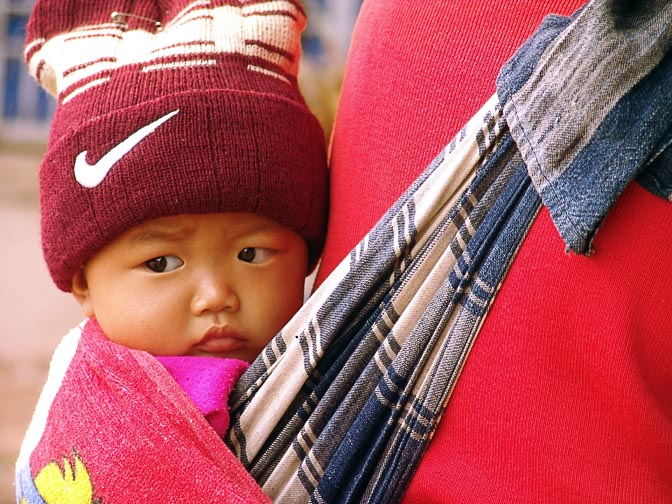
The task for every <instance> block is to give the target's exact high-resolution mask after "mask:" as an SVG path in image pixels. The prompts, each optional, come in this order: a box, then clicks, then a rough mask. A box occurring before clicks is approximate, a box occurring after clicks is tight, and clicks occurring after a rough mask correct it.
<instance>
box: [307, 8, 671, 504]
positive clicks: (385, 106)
mask: <svg viewBox="0 0 672 504" xmlns="http://www.w3.org/2000/svg"><path fill="white" fill-rule="evenodd" d="M582 3H583V2H582V1H581V0H541V1H539V0H512V1H510V2H507V3H505V4H503V3H502V2H492V1H489V0H485V1H481V2H467V1H461V0H458V1H455V2H448V1H445V0H426V1H423V2H417V1H415V0H375V1H374V0H365V1H364V3H363V6H362V11H361V14H360V18H359V20H358V24H357V26H356V29H355V33H354V36H353V40H352V46H351V52H350V56H349V59H348V65H347V68H346V75H345V80H344V85H343V91H342V96H341V101H340V105H339V110H338V115H337V119H336V124H335V128H334V133H333V138H332V146H331V169H332V172H331V203H330V204H331V212H330V223H329V231H328V235H327V243H326V248H325V253H324V259H323V264H322V267H321V270H320V272H319V274H318V282H319V281H321V280H322V279H324V277H325V276H326V275H327V274H328V273H329V271H331V270H332V269H333V268H334V267H335V266H336V264H337V263H338V262H339V261H340V259H341V258H343V257H344V256H345V255H346V254H347V252H348V251H349V250H350V249H351V248H352V247H353V246H354V245H355V244H356V242H357V241H358V240H359V239H360V238H361V237H362V236H363V235H364V234H365V233H366V232H367V231H368V230H369V229H370V228H371V226H372V225H373V224H374V223H375V221H376V220H377V219H378V218H379V217H380V216H381V215H382V213H383V212H384V211H385V210H386V209H387V208H388V207H389V206H390V205H391V203H392V202H393V201H394V200H395V199H396V198H397V197H398V196H399V194H401V192H402V191H403V190H404V189H405V188H406V187H407V186H408V184H409V183H410V182H411V181H412V180H414V179H415V177H416V176H417V175H418V174H419V173H420V172H421V171H422V170H423V169H424V167H425V166H426V165H427V164H428V163H429V161H431V159H433V158H434V156H435V155H436V154H437V153H438V152H439V150H440V149H441V148H442V147H443V146H444V145H446V144H447V143H448V142H449V141H450V140H451V138H452V136H453V135H454V134H455V133H456V132H457V131H458V130H459V128H460V127H461V126H462V125H463V124H464V123H465V122H466V120H467V119H468V118H469V117H471V115H473V113H475V112H476V110H478V107H479V106H480V105H481V104H482V103H483V102H484V101H485V100H486V99H487V98H488V97H489V96H491V95H492V93H494V91H495V84H494V82H495V77H496V75H497V73H498V70H499V68H500V67H501V66H502V64H503V63H504V62H505V61H506V60H507V59H508V58H509V57H510V56H511V55H512V54H513V53H514V52H515V50H516V48H517V47H518V46H519V45H520V44H521V43H522V42H523V41H524V40H525V39H526V38H527V37H528V36H529V35H530V34H531V33H532V32H533V31H534V29H535V28H536V27H537V26H538V24H539V23H540V22H541V20H542V18H543V16H544V15H546V14H548V13H550V12H555V13H559V14H565V15H567V14H571V13H572V12H573V11H574V10H575V9H576V8H578V7H579V6H580V5H581V4H582ZM502 5H506V7H502ZM437 82H439V83H440V85H437V84H436V83H437ZM594 245H595V250H596V252H595V253H594V254H593V255H592V256H590V257H577V256H573V255H567V254H565V252H564V245H563V243H562V241H561V239H560V237H559V235H558V234H557V232H556V230H555V228H554V227H553V224H552V222H551V220H550V218H549V215H548V212H546V211H545V210H542V212H541V213H540V215H539V217H538V218H537V219H536V221H535V223H534V225H533V227H532V229H531V231H530V233H529V235H528V236H527V238H526V239H525V241H524V243H523V245H522V248H521V250H520V253H519V255H518V257H517V258H516V260H515V262H514V264H513V266H512V268H511V270H510V272H509V274H508V276H507V277H506V280H505V282H504V285H503V287H502V289H501V291H500V293H499V294H498V296H497V298H496V300H495V302H494V305H493V307H492V310H491V312H490V314H489V315H488V317H487V318H486V321H485V324H484V326H483V328H482V329H481V331H480V334H479V336H478V338H477V339H476V343H475V345H474V348H473V350H472V352H471V355H470V356H469V358H468V360H467V363H466V366H465V368H464V370H463V373H462V376H461V377H460V380H459V382H458V385H457V387H456V390H455V392H454V395H453V397H452V399H451V402H450V404H449V407H448V409H447V410H446V413H445V414H444V417H443V419H442V421H441V423H440V425H439V429H438V431H437V433H436V435H435V438H434V439H433V440H432V442H431V443H430V446H429V450H428V452H427V454H426V455H425V457H424V459H423V461H422V463H421V465H420V467H419V469H418V471H417V473H416V474H415V477H414V479H413V480H412V482H411V485H410V488H409V489H408V492H407V494H406V497H405V501H406V502H423V503H429V502H479V503H484V502H492V503H502V502H517V503H520V502H562V503H566V502H582V503H584V502H672V364H671V363H672V357H670V356H672V338H670V335H671V334H672V317H670V315H669V313H668V311H669V308H668V306H670V302H671V301H672V294H671V293H670V286H672V261H670V260H666V258H667V257H668V256H669V250H670V247H671V246H672V205H671V204H669V203H668V202H666V201H663V200H662V199H660V198H657V197H655V196H653V195H651V194H650V193H648V192H647V191H645V190H644V189H643V188H641V187H640V186H639V185H637V184H635V183H633V184H631V185H630V187H629V188H628V189H627V190H626V192H625V193H624V194H623V195H622V197H621V198H620V199H619V201H618V202H617V203H616V205H615V207H614V209H613V210H612V212H611V213H610V214H609V215H608V217H607V219H606V220H605V222H604V224H603V226H602V228H601V229H600V230H599V232H598V233H597V237H596V239H595V241H594Z"/></svg>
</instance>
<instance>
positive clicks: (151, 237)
mask: <svg viewBox="0 0 672 504" xmlns="http://www.w3.org/2000/svg"><path fill="white" fill-rule="evenodd" d="M204 231H205V232H215V233H217V234H221V233H223V234H225V235H229V236H232V237H235V236H240V235H251V234H256V233H265V232H284V231H291V230H290V229H289V228H288V227H287V226H285V225H283V224H281V223H279V222H277V221H275V220H273V219H270V218H268V217H265V216H263V215H260V214H256V213H250V212H226V213H212V214H181V215H174V216H169V217H158V218H156V219H150V220H148V221H145V222H143V223H141V224H138V225H136V226H134V227H132V228H131V229H129V230H128V231H126V232H125V233H123V235H122V237H123V239H124V240H125V241H130V242H134V243H143V242H149V241H160V240H180V239H188V238H190V237H191V236H193V235H194V234H195V233H197V232H204Z"/></svg>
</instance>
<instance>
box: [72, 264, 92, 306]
mask: <svg viewBox="0 0 672 504" xmlns="http://www.w3.org/2000/svg"><path fill="white" fill-rule="evenodd" d="M72 295H73V296H75V299H76V300H77V301H78V302H79V304H80V305H82V311H83V312H84V315H85V316H86V317H89V318H93V317H94V316H95V311H94V309H93V301H92V300H91V295H90V292H89V284H88V283H87V282H86V276H85V275H84V269H83V268H80V269H78V270H77V272H76V273H75V276H73V277H72Z"/></svg>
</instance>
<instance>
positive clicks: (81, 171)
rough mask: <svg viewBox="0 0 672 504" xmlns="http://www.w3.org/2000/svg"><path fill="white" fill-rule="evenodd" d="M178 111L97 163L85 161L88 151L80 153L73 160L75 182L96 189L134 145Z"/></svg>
mask: <svg viewBox="0 0 672 504" xmlns="http://www.w3.org/2000/svg"><path fill="white" fill-rule="evenodd" d="M179 111H180V109H177V110H173V111H172V112H169V113H168V114H166V115H164V116H163V117H160V118H159V119H157V120H156V121H154V122H153V123H151V124H148V125H147V126H144V127H143V128H140V129H139V130H138V131H136V132H135V133H133V134H132V135H131V136H129V137H127V138H126V139H125V140H123V141H122V142H121V143H120V144H118V145H116V146H115V147H113V148H112V149H111V150H110V151H109V152H107V154H105V155H104V156H103V157H101V158H100V159H99V160H98V162H97V163H94V164H89V163H88V162H87V161H86V153H87V152H88V151H84V152H80V153H79V155H78V156H77V158H76V159H75V180H77V182H79V183H80V184H81V185H82V186H84V187H86V188H89V189H91V188H93V187H96V186H97V185H98V184H100V183H101V182H102V181H103V180H105V177H106V176H107V174H108V173H109V171H110V170H111V169H112V167H113V166H114V165H115V163H116V162H117V161H119V160H120V159H121V158H122V157H124V156H125V155H126V154H128V153H129V152H130V151H131V150H132V149H133V148H134V147H135V146H136V145H138V144H139V143H140V142H142V141H143V140H144V139H145V138H146V137H148V136H149V135H151V134H152V133H153V132H154V130H156V128H158V127H159V126H161V125H162V124H163V123H164V122H166V121H167V120H168V119H170V118H171V117H173V116H174V115H175V114H177V113H178V112H179Z"/></svg>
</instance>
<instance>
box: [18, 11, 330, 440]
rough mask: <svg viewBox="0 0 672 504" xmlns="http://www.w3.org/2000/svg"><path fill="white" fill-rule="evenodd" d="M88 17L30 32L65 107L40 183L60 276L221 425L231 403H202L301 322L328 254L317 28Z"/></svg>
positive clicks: (41, 77)
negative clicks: (301, 66)
mask: <svg viewBox="0 0 672 504" xmlns="http://www.w3.org/2000/svg"><path fill="white" fill-rule="evenodd" d="M84 4H85V5H84ZM84 4H83V6H82V7H81V8H77V7H76V6H73V5H70V3H67V4H64V3H62V2H61V1H60V0H51V1H50V0H40V1H38V2H37V4H36V6H35V10H34V12H33V16H32V18H31V20H30V23H29V27H28V45H27V48H26V59H27V62H28V64H29V66H30V70H31V73H32V74H33V75H34V76H35V78H36V79H37V80H38V81H39V82H40V84H42V86H44V87H45V89H47V90H48V91H50V92H51V93H52V94H53V95H55V96H56V97H57V98H58V105H57V109H56V113H55V117H54V120H53V123H52V126H51V135H50V140H49V145H48V150H47V154H46V156H45V159H44V162H43V164H42V167H41V170H40V193H41V212H42V242H43V249H44V254H45V258H46V261H47V265H48V267H49V270H50V273H51V275H52V277H53V279H54V281H55V283H56V285H57V286H58V287H59V288H60V289H61V290H64V291H66V292H67V291H71V292H72V294H73V295H74V296H75V298H76V299H77V300H78V301H79V302H80V303H81V305H82V307H83V311H84V314H85V315H86V316H87V317H89V318H90V321H89V323H88V324H87V326H86V327H85V329H84V330H85V331H86V330H87V327H88V328H89V329H90V330H92V329H91V328H94V329H96V330H97V329H98V328H99V329H100V330H102V332H103V333H104V335H105V336H106V337H107V338H108V339H109V340H111V341H113V342H116V343H119V344H121V345H125V346H127V347H130V348H133V349H138V350H144V351H147V352H149V353H151V354H153V355H155V356H160V360H161V362H162V363H163V364H164V365H165V366H166V368H167V369H168V370H169V371H170V372H171V373H172V374H173V376H174V377H175V378H176V380H177V381H178V383H180V384H181V385H182V386H183V387H184V388H185V391H186V392H187V393H188V394H189V395H190V396H191V397H192V398H193V399H194V400H195V402H196V403H197V405H199V406H200V407H201V409H202V410H203V409H209V410H208V411H204V413H205V414H206V415H209V416H211V414H212V413H213V412H212V411H210V410H211V409H212V408H215V409H216V410H222V409H223V410H226V397H225V396H226V394H222V393H220V392H219V391H217V393H216V395H217V397H220V398H222V399H223V405H222V404H220V405H215V406H213V405H209V406H204V405H203V404H200V403H202V402H203V401H201V399H202V397H201V396H203V394H206V395H207V394H209V393H210V392H211V390H212V389H213V388H217V387H220V386H222V387H224V388H227V389H230V387H231V386H233V383H234V382H235V380H236V379H237V377H238V376H239V374H240V373H241V372H243V371H244V369H245V368H246V367H247V363H249V362H250V361H252V360H254V359H255V357H256V356H257V355H258V354H259V352H260V351H261V350H262V349H263V348H264V346H265V345H266V344H267V343H268V342H269V341H270V339H271V338H272V337H273V336H274V335H275V334H276V333H277V332H278V331H279V330H280V328H282V326H283V325H284V324H285V323H286V322H287V321H288V320H289V319H290V318H291V317H292V315H293V314H294V313H295V312H296V311H297V310H298V308H299V307H300V306H301V304H302V301H303V286H304V280H305V277H306V275H307V274H308V273H309V272H310V270H311V269H312V268H313V267H314V265H315V263H316V261H317V258H318V256H319V254H320V251H321V247H322V244H323V241H324V233H325V221H326V209H327V203H326V201H327V171H326V161H325V160H326V155H325V140H324V134H323V131H322V129H321V127H320V125H319V123H318V121H317V119H316V118H315V117H314V116H313V114H312V113H311V112H310V111H309V109H308V107H307V106H306V104H305V101H304V99H303V97H302V95H301V93H300V92H299V89H298V86H297V80H296V74H297V70H298V62H299V57H300V33H301V31H302V29H303V27H304V26H305V14H304V12H303V10H302V9H301V7H300V6H299V5H298V3H295V2H292V1H287V2H252V3H249V4H241V5H240V6H237V5H236V6H233V5H228V4H227V3H226V2H223V3H221V4H220V3H219V2H210V3H204V2H194V1H189V0H173V1H171V2H164V4H165V5H163V4H162V8H161V9H159V7H158V5H157V4H156V2H149V1H145V2H137V4H138V5H137V10H134V11H133V12H111V11H109V10H107V8H106V7H105V4H104V3H103V2H94V3H90V2H84ZM84 7H86V8H84ZM175 356H180V357H175ZM182 356H187V357H188V358H187V357H182ZM204 357H227V358H230V359H236V360H235V361H221V362H217V360H216V359H204ZM241 361H242V362H241ZM204 376H205V377H206V378H204ZM213 376H214V377H215V378H214V379H213V378H212V377H213ZM222 382H225V383H224V384H223V385H222ZM190 384H191V385H190ZM193 384H196V386H195V388H194V387H193V386H192V385H193ZM206 402H207V401H206ZM215 413H216V414H215V416H217V415H220V414H223V415H224V416H225V418H224V420H221V418H220V420H216V421H214V422H213V426H215V428H216V429H217V430H218V431H219V432H220V434H222V433H223V431H225V430H226V423H228V412H226V411H224V412H221V411H219V412H217V411H215ZM220 416H221V415H220Z"/></svg>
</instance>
